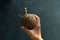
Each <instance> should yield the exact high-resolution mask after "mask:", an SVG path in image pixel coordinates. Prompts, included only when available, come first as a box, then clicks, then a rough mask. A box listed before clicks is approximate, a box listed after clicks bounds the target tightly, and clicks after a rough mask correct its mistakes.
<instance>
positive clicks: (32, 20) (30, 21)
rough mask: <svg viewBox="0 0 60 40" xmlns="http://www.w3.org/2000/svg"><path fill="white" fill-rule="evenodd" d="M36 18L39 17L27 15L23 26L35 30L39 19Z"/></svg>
mask: <svg viewBox="0 0 60 40" xmlns="http://www.w3.org/2000/svg"><path fill="white" fill-rule="evenodd" d="M35 16H37V15H36V14H25V15H24V16H23V17H22V20H21V24H22V26H24V27H26V28H28V29H34V28H35V27H36V25H37V19H36V17H35ZM37 17H38V16H37Z"/></svg>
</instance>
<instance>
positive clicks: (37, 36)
mask: <svg viewBox="0 0 60 40" xmlns="http://www.w3.org/2000/svg"><path fill="white" fill-rule="evenodd" d="M35 17H36V19H37V24H36V25H37V26H36V27H35V28H34V29H32V30H29V29H27V28H25V27H24V26H22V29H23V31H25V32H26V33H27V34H28V35H29V36H30V37H31V39H32V40H42V37H41V25H40V18H39V17H38V16H35Z"/></svg>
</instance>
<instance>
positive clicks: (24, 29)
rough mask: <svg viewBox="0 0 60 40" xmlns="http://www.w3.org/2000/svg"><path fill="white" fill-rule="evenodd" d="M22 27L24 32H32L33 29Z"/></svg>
mask: <svg viewBox="0 0 60 40" xmlns="http://www.w3.org/2000/svg"><path fill="white" fill-rule="evenodd" d="M21 28H22V30H23V31H24V32H26V33H29V34H30V33H31V31H30V30H29V29H27V28H26V27H24V26H22V27H21Z"/></svg>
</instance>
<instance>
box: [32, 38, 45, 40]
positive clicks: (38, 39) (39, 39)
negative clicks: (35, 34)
mask: <svg viewBox="0 0 60 40" xmlns="http://www.w3.org/2000/svg"><path fill="white" fill-rule="evenodd" d="M32 40H44V39H43V38H35V39H32Z"/></svg>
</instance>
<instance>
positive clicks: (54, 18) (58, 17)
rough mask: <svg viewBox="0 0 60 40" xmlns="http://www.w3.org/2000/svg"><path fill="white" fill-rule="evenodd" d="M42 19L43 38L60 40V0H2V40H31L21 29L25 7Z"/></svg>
mask: <svg viewBox="0 0 60 40" xmlns="http://www.w3.org/2000/svg"><path fill="white" fill-rule="evenodd" d="M25 6H27V7H28V12H30V13H35V14H37V15H39V16H40V18H41V28H42V37H43V38H44V39H45V40H60V0H0V40H31V39H30V37H29V36H28V35H27V34H26V33H25V32H23V31H22V29H21V24H20V21H21V17H19V16H18V15H24V7H25Z"/></svg>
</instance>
